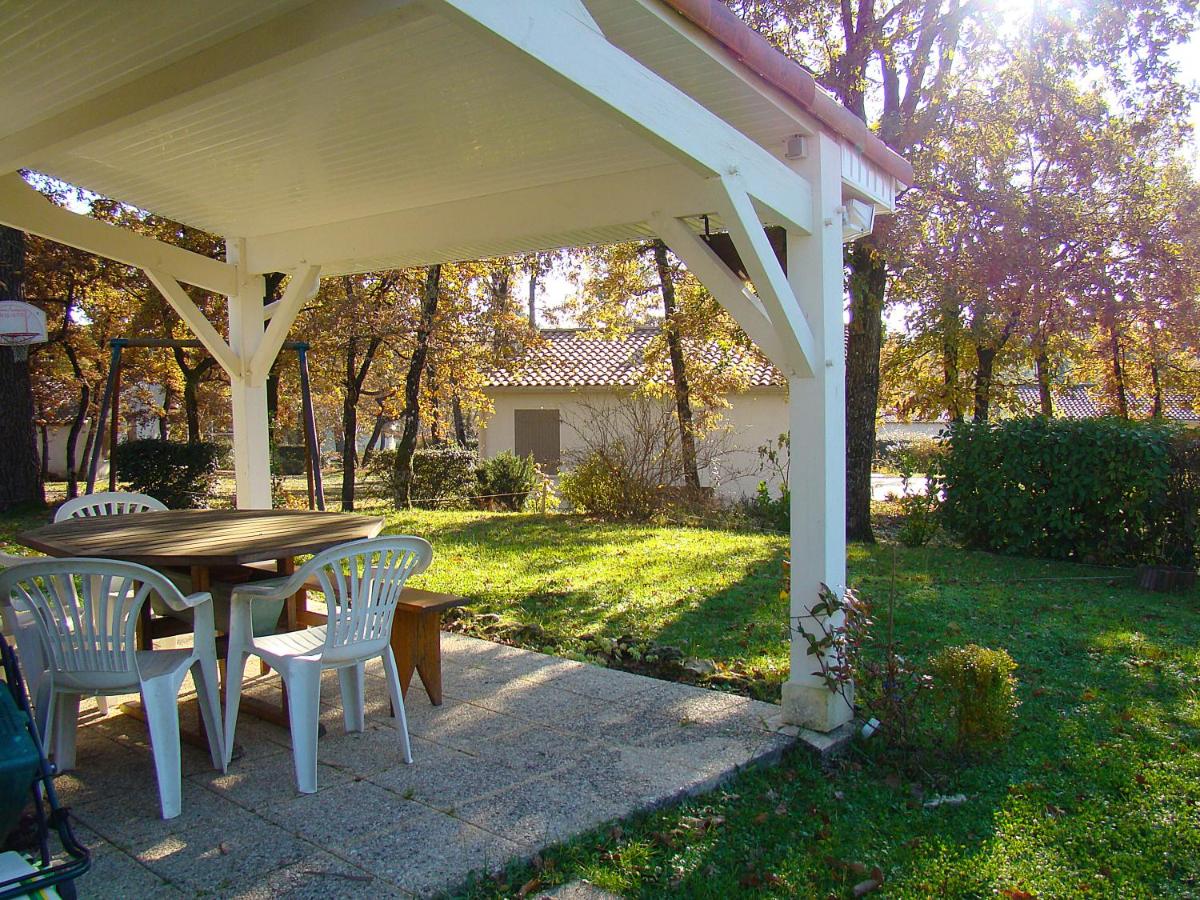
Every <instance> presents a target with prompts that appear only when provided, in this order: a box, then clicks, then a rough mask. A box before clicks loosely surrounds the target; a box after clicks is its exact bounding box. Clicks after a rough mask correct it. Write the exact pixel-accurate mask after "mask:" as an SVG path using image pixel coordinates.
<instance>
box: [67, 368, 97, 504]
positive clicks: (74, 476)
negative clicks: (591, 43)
mask: <svg viewBox="0 0 1200 900" xmlns="http://www.w3.org/2000/svg"><path fill="white" fill-rule="evenodd" d="M90 403H91V388H90V386H89V385H88V383H87V382H86V381H80V382H79V407H78V409H76V410H75V418H74V419H72V420H71V430H70V431H68V432H67V459H66V466H67V499H68V500H70V499H71V498H72V497H77V496H79V467H78V466H76V465H75V445H76V443H77V442H78V440H79V432H80V431H82V430H83V423H84V421H85V420H86V419H87V414H88V405H89V404H90Z"/></svg>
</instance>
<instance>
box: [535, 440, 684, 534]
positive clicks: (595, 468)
mask: <svg viewBox="0 0 1200 900" xmlns="http://www.w3.org/2000/svg"><path fill="white" fill-rule="evenodd" d="M558 484H559V490H561V491H562V495H563V497H564V499H566V500H567V501H568V502H569V503H570V504H571V505H572V506H574V507H575V508H576V509H578V510H580V511H582V512H589V513H593V514H594V515H598V516H607V517H609V518H613V519H649V518H650V517H651V516H653V515H654V514H655V513H657V512H658V511H659V510H661V509H662V507H663V506H664V505H665V503H666V494H667V490H666V487H665V486H664V485H661V484H652V483H650V481H648V480H647V479H645V478H642V477H639V473H638V471H637V470H635V469H632V468H630V467H629V466H626V465H624V464H623V461H622V459H621V458H620V457H614V456H613V455H611V454H610V453H608V452H606V451H605V450H602V449H596V450H592V451H591V452H590V453H588V454H587V455H586V456H584V457H583V459H582V460H580V462H579V463H578V465H576V466H575V468H574V469H572V470H571V471H569V472H564V473H563V474H562V475H561V476H560V477H559V480H558Z"/></svg>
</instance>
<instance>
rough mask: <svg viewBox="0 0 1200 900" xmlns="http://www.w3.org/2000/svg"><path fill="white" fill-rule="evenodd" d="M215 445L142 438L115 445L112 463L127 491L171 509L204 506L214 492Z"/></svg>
mask: <svg viewBox="0 0 1200 900" xmlns="http://www.w3.org/2000/svg"><path fill="white" fill-rule="evenodd" d="M220 454H221V448H220V447H218V446H217V445H216V444H210V443H203V442H202V443H196V444H186V443H182V442H179V441H162V440H158V439H156V438H145V439H142V440H136V441H126V442H125V443H123V444H117V446H116V449H115V450H114V452H113V462H114V465H115V466H116V468H117V475H118V477H119V478H120V479H121V480H122V482H124V483H125V484H126V485H128V487H129V488H130V489H131V490H135V491H139V492H141V493H144V494H149V495H150V496H152V497H156V498H157V499H159V500H161V501H162V502H163V503H165V504H166V505H167V506H168V507H170V508H171V509H194V508H196V507H200V506H205V505H207V503H208V501H209V498H211V497H212V495H213V490H214V489H215V488H216V476H217V460H218V458H219V457H220Z"/></svg>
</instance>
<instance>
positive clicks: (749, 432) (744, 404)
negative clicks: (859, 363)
mask: <svg viewBox="0 0 1200 900" xmlns="http://www.w3.org/2000/svg"><path fill="white" fill-rule="evenodd" d="M659 334H660V330H659V328H658V327H657V326H650V327H643V328H635V329H633V330H632V331H631V332H629V333H627V334H625V335H622V336H619V337H608V336H600V335H596V334H594V333H591V332H588V331H585V330H583V329H575V328H554V329H544V330H543V331H542V333H541V335H542V340H541V341H539V342H538V343H537V344H536V345H535V346H533V347H532V348H531V349H530V350H529V351H528V353H527V354H526V355H525V356H523V357H522V358H521V359H518V360H516V361H514V362H513V363H512V364H510V365H508V366H506V367H505V368H504V369H501V370H497V371H494V372H492V373H490V375H489V378H488V384H487V388H486V393H487V396H488V398H489V399H490V400H491V402H492V405H493V412H492V414H491V415H490V416H488V417H486V418H485V419H484V420H483V421H482V422H481V424H480V428H479V452H480V455H481V456H483V457H488V458H490V457H493V456H496V455H497V454H499V453H502V452H503V451H505V450H511V451H513V452H515V453H517V454H519V455H521V456H525V455H527V454H530V453H532V454H533V456H534V459H535V460H536V461H537V462H538V464H539V465H540V466H541V467H542V470H543V471H546V472H550V473H552V474H557V473H558V472H559V471H560V470H562V469H567V468H570V466H571V464H572V460H573V458H574V457H575V455H577V454H578V453H579V452H580V451H581V450H582V449H583V448H584V447H586V446H587V442H588V437H587V432H588V426H589V422H590V421H592V420H593V419H594V417H595V416H596V415H597V413H598V412H601V411H603V410H605V409H609V408H611V407H612V406H613V405H614V404H620V403H622V402H629V401H628V398H629V397H630V395H631V393H632V392H633V391H634V390H635V389H637V388H638V387H639V386H640V385H643V384H645V383H646V382H647V381H648V380H649V381H659V382H661V383H669V382H670V373H669V371H666V372H665V373H664V372H663V371H662V367H657V368H656V367H652V366H649V365H648V359H647V354H648V350H649V349H650V345H651V343H652V342H653V341H654V340H655V338H657V337H658V336H659ZM698 353H707V354H709V358H708V359H705V360H704V362H705V363H706V364H708V365H718V364H719V365H721V366H724V367H727V368H728V367H734V368H737V369H739V370H740V372H739V374H740V375H741V378H740V379H738V380H740V381H742V382H744V383H745V384H746V388H745V390H742V391H738V392H736V393H731V394H728V395H726V396H725V397H724V400H725V402H726V403H727V404H728V406H727V408H725V409H722V410H721V411H720V419H719V423H718V426H717V428H716V429H715V430H714V431H713V433H712V435H711V436H710V437H709V440H710V441H713V442H715V441H719V442H720V451H719V452H717V453H713V454H710V456H711V459H710V460H709V462H708V465H707V466H706V467H705V470H704V471H702V472H701V480H702V481H703V482H704V483H705V484H707V485H710V486H712V487H713V488H714V489H715V490H716V492H717V493H718V494H720V495H721V496H724V497H727V498H730V499H735V498H737V497H741V496H749V495H751V494H753V493H754V491H755V489H756V488H757V486H758V482H759V481H760V480H762V479H763V478H764V477H767V476H766V475H765V474H764V473H763V471H762V460H761V458H760V455H759V453H758V448H759V447H762V446H764V445H766V444H774V442H775V441H776V440H777V439H778V437H779V434H780V432H782V431H786V430H787V387H786V380H785V379H784V377H783V375H782V374H781V373H780V372H779V371H778V370H777V369H776V368H775V367H774V366H772V365H771V364H770V363H768V362H766V361H765V360H763V359H762V358H761V357H759V356H757V355H753V354H750V353H738V352H736V351H730V350H729V349H728V348H717V347H713V348H711V349H709V350H695V349H693V350H691V351H690V354H689V355H690V356H691V358H693V359H694V358H695V357H696V354H698Z"/></svg>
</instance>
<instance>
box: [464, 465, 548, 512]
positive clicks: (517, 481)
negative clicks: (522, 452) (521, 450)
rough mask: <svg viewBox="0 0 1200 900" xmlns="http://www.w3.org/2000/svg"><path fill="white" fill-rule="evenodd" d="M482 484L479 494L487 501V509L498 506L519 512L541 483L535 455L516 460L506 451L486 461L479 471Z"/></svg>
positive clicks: (479, 481) (480, 484) (478, 476)
mask: <svg viewBox="0 0 1200 900" xmlns="http://www.w3.org/2000/svg"><path fill="white" fill-rule="evenodd" d="M475 475H476V478H477V480H478V483H479V490H478V493H479V494H480V495H481V496H482V497H486V498H487V499H485V500H483V501H482V503H483V504H484V505H487V506H493V505H494V506H499V507H502V508H504V509H509V510H513V511H514V512H515V511H516V510H519V509H521V508H522V507H524V506H525V500H526V498H528V496H529V492H530V491H532V490H533V489H534V488H535V487H536V486H537V483H538V480H539V479H538V469H537V465H536V464H535V463H534V461H533V455H532V454H530V455H529V456H517V455H516V454H515V453H513V452H512V451H511V450H505V451H504V452H503V453H500V454H498V455H496V456H493V457H492V458H491V459H487V460H484V461H483V463H481V464H480V466H479V468H478V469H477V470H476V473H475Z"/></svg>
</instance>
